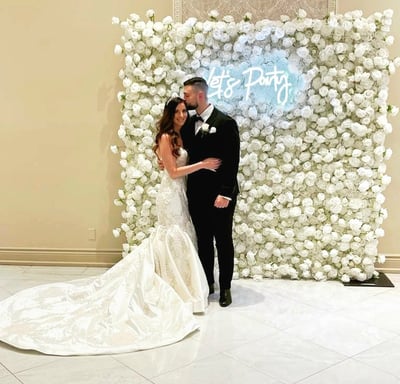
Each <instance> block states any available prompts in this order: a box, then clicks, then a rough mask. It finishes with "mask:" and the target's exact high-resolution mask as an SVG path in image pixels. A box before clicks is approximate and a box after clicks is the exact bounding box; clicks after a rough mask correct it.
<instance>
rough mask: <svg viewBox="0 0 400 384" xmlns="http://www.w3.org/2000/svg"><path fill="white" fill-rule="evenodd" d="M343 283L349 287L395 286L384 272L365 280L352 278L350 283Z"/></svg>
mask: <svg viewBox="0 0 400 384" xmlns="http://www.w3.org/2000/svg"><path fill="white" fill-rule="evenodd" d="M343 285H345V286H349V287H388V288H393V287H394V284H393V283H392V282H391V281H390V279H389V278H388V277H387V276H386V275H385V274H384V273H383V272H379V276H378V277H373V278H371V279H368V280H365V281H357V280H350V281H349V282H348V283H343Z"/></svg>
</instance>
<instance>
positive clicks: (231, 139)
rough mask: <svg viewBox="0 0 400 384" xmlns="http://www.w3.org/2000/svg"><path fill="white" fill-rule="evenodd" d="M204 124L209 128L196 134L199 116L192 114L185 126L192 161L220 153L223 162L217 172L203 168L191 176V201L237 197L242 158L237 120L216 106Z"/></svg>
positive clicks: (189, 194)
mask: <svg viewBox="0 0 400 384" xmlns="http://www.w3.org/2000/svg"><path fill="white" fill-rule="evenodd" d="M203 124H208V132H206V131H204V130H202V129H200V131H199V132H198V133H197V134H195V118H194V117H193V116H192V117H191V118H189V119H188V122H187V123H186V124H185V126H184V127H182V130H181V135H182V140H183V146H184V147H185V149H186V150H187V151H188V154H189V163H190V164H193V163H196V162H198V161H201V160H203V159H205V158H207V157H217V158H219V159H221V160H222V163H221V165H220V167H219V168H218V170H217V171H216V172H212V171H209V170H204V169H203V170H200V171H197V172H194V173H192V174H190V175H189V176H188V182H187V195H188V199H189V204H190V203H191V202H192V203H193V202H196V204H197V202H199V203H200V204H201V205H202V204H203V203H206V202H208V204H213V202H214V200H215V198H216V197H217V195H222V196H225V197H229V198H232V199H235V198H236V195H237V194H238V192H239V187H238V182H237V172H238V167H239V159H240V141H239V129H238V126H237V124H236V121H235V120H233V119H232V118H231V117H229V116H227V115H226V114H224V113H223V112H221V111H219V110H218V109H217V108H215V107H214V110H213V112H212V114H211V116H210V117H209V118H208V119H207V121H205V123H203ZM214 131H215V132H214ZM201 202H202V203H201Z"/></svg>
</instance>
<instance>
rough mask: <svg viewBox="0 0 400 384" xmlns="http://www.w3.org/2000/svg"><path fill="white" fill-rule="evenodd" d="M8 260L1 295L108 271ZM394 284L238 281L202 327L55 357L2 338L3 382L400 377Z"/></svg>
mask: <svg viewBox="0 0 400 384" xmlns="http://www.w3.org/2000/svg"><path fill="white" fill-rule="evenodd" d="M103 271H104V269H98V268H80V267H27V266H26V267H22V266H4V265H0V299H4V298H6V297H7V296H9V295H10V294H12V293H14V292H17V291H19V290H21V289H23V288H28V287H31V286H34V285H38V284H41V283H47V282H51V281H65V280H70V279H74V278H78V277H83V276H89V275H94V274H99V273H102V272H103ZM387 276H388V277H389V279H390V280H391V281H392V282H393V284H394V285H395V287H394V288H382V287H345V286H344V285H343V284H341V283H340V282H332V281H329V282H316V281H288V280H264V281H262V282H256V281H253V280H237V281H234V283H233V288H232V292H233V304H232V305H231V306H229V307H227V308H221V307H219V305H218V292H216V293H215V294H214V295H212V296H210V307H209V310H208V313H207V314H205V315H203V316H199V317H198V318H199V321H200V323H201V330H200V331H198V332H196V333H194V334H192V335H191V336H189V337H187V338H186V339H185V340H183V341H181V342H179V343H176V344H173V345H169V346H167V347H163V348H159V349H153V350H148V351H142V352H134V353H129V354H122V355H108V356H86V357H79V356H77V357H57V356H46V355H42V354H40V353H37V352H31V351H20V350H17V349H14V348H12V347H9V346H7V345H6V344H3V343H0V384H17V383H24V384H38V383H40V384H80V383H82V384H87V383H90V384H103V383H104V384H114V383H115V384H124V383H129V384H142V383H143V384H144V383H148V384H149V383H153V384H172V383H174V384H175V383H178V384H181V383H184V384H203V383H209V384H225V383H226V384H228V383H229V384H243V383H252V384H291V383H297V384H325V383H326V384H335V383H337V384H361V383H362V384H377V383H382V384H392V383H398V384H400V364H399V361H400V275H394V274H388V275H387Z"/></svg>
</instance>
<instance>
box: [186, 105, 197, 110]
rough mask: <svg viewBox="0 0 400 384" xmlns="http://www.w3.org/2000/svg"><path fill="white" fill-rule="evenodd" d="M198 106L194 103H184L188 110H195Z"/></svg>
mask: <svg viewBox="0 0 400 384" xmlns="http://www.w3.org/2000/svg"><path fill="white" fill-rule="evenodd" d="M198 106H199V105H198V104H196V105H193V104H186V108H187V109H188V110H189V111H193V110H195V109H196V108H197V107H198Z"/></svg>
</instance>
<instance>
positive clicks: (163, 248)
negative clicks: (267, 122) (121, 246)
mask: <svg viewBox="0 0 400 384" xmlns="http://www.w3.org/2000/svg"><path fill="white" fill-rule="evenodd" d="M186 159H187V153H186V152H185V151H184V150H181V153H180V156H179V158H178V159H177V162H178V165H184V164H185V163H186ZM185 188H186V187H185V180H184V178H179V179H171V178H170V177H169V175H168V173H167V172H166V171H163V175H162V180H161V185H160V190H159V195H158V198H157V209H158V222H157V224H156V226H155V228H154V232H153V233H152V234H151V236H149V237H148V238H147V239H145V240H144V241H143V242H142V243H141V244H140V245H139V246H137V247H136V248H135V249H134V250H133V251H132V252H131V253H130V254H128V255H127V256H126V257H125V258H123V259H122V260H121V261H120V262H118V263H117V264H115V265H114V266H113V267H112V268H110V269H109V270H108V271H106V272H105V273H104V274H102V275H100V276H95V277H89V278H83V279H78V280H72V281H69V282H62V283H51V284H45V285H40V286H37V287H33V288H29V289H26V290H23V291H21V292H19V293H17V294H15V295H13V296H11V297H9V298H7V299H5V300H3V301H2V302H0V340H1V341H3V342H6V343H8V344H11V345H13V346H16V347H18V348H22V349H34V350H37V351H40V352H43V353H46V354H55V355H87V354H111V353H123V352H131V351H137V350H142V349H149V348H154V347H158V346H162V345H167V344H171V343H174V342H176V341H179V340H181V339H183V338H184V337H185V336H186V335H188V334H189V333H191V332H193V331H195V330H196V329H198V327H199V326H198V323H197V321H196V319H195V317H194V316H193V312H204V311H205V309H206V307H207V296H208V284H207V280H206V277H205V275H204V272H203V269H202V266H201V263H200V261H199V259H198V256H197V252H196V249H195V247H194V245H193V240H194V230H193V227H192V224H191V221H190V217H189V213H188V209H187V201H186V194H185Z"/></svg>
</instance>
